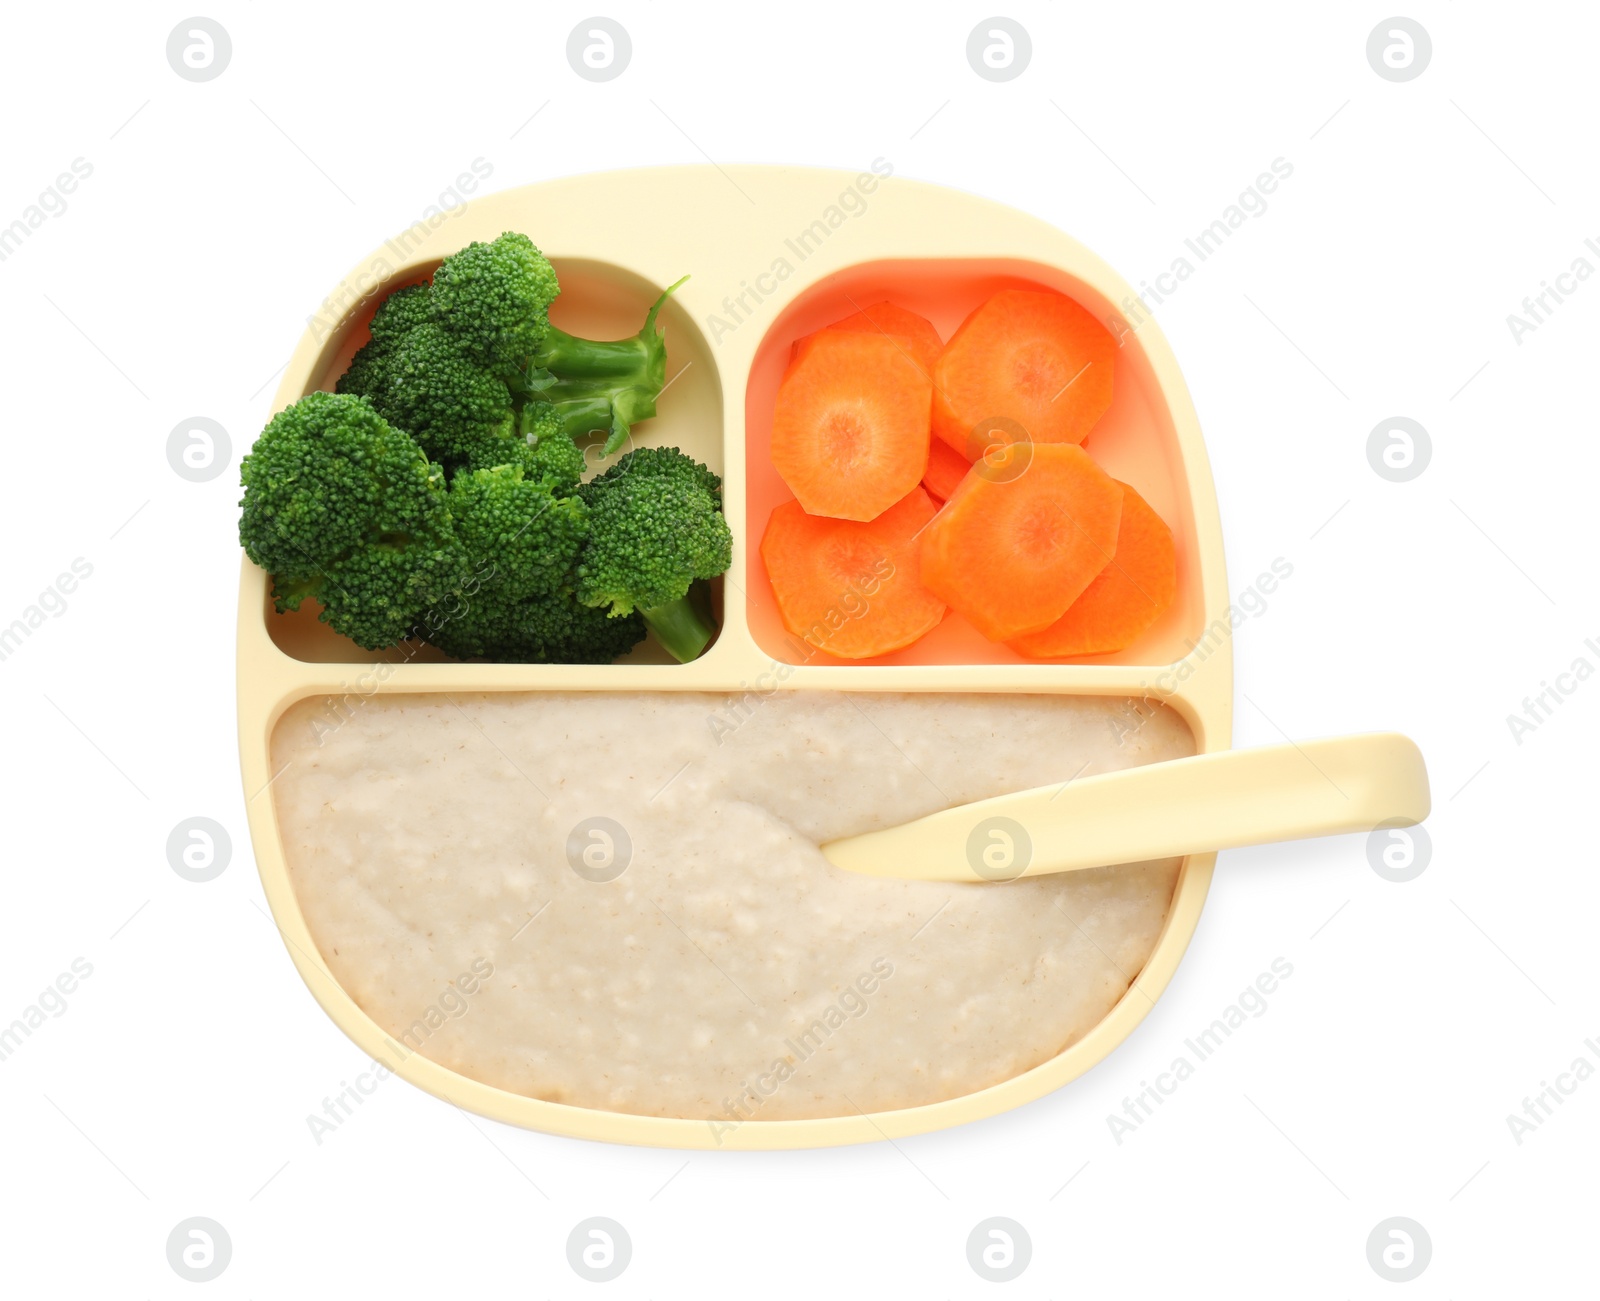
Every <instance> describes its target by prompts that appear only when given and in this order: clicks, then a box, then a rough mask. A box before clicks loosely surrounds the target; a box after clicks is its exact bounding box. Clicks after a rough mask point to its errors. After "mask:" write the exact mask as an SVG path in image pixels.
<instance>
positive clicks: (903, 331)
mask: <svg viewBox="0 0 1600 1301" xmlns="http://www.w3.org/2000/svg"><path fill="white" fill-rule="evenodd" d="M828 328H829V329H830V330H844V331H846V332H847V333H854V334H887V335H892V336H893V337H894V338H897V339H901V340H903V341H904V342H905V344H906V350H907V351H908V352H910V354H911V355H912V356H913V357H914V358H916V361H917V364H918V365H919V366H921V367H922V369H923V370H925V371H927V372H928V374H930V375H931V374H933V368H934V365H935V364H936V363H937V362H938V360H939V354H940V353H941V352H943V351H944V340H943V339H941V338H940V337H939V331H938V330H936V329H934V328H933V322H932V321H930V320H928V319H927V318H926V317H923V316H918V315H917V314H916V313H915V312H910V311H907V310H906V309H905V308H904V307H896V306H895V305H894V304H893V303H890V302H880V303H873V304H872V305H871V306H870V307H863V308H862V309H861V310H860V311H859V312H852V313H851V314H850V315H849V316H847V317H845V318H844V319H843V320H842V321H835V322H834V323H833V324H832V325H830V326H829V327H828Z"/></svg>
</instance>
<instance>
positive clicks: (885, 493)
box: [772, 330, 932, 520]
mask: <svg viewBox="0 0 1600 1301" xmlns="http://www.w3.org/2000/svg"><path fill="white" fill-rule="evenodd" d="M931 406H932V385H931V383H930V381H929V379H928V376H927V374H926V373H925V372H924V371H923V370H922V369H921V367H920V366H918V365H917V363H916V362H915V361H914V360H913V359H912V357H911V355H910V354H909V353H908V352H907V351H906V349H905V346H904V345H903V344H902V343H901V342H900V341H899V339H897V338H895V337H893V336H890V335H885V334H860V333H856V332H854V331H847V330H821V331H819V332H818V333H817V334H816V335H815V336H814V337H813V339H812V341H811V343H810V344H809V345H808V346H807V347H806V348H804V349H803V350H801V351H800V353H799V355H798V356H796V357H795V359H794V361H792V362H791V363H790V365H789V369H788V371H787V372H786V373H785V375H784V377H783V381H782V382H781V383H780V384H779V385H778V399H777V405H776V406H775V407H774V409H773V413H772V464H773V467H774V468H775V469H776V470H777V471H778V474H779V475H780V476H781V477H782V478H783V481H784V482H785V483H786V484H788V485H789V490H790V491H791V492H793V493H794V495H795V496H796V497H798V498H799V499H800V504H801V505H802V506H803V507H805V509H806V510H807V511H808V512H810V513H811V514H812V515H827V516H830V517H832V518H835V519H849V520H870V519H873V518H875V517H876V516H878V515H880V514H882V513H883V512H884V511H886V510H888V509H889V507H890V506H893V505H894V504H895V502H897V501H899V500H900V499H901V498H902V497H904V496H905V495H906V494H907V493H908V492H910V491H911V490H912V489H913V488H914V487H916V486H917V483H918V481H919V480H920V479H921V478H922V472H923V471H924V470H925V469H927V466H928V421H929V411H930V408H931Z"/></svg>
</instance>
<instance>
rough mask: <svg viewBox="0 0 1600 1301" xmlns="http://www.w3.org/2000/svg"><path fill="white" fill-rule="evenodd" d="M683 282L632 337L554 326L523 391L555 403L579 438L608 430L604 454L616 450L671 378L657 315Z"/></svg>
mask: <svg viewBox="0 0 1600 1301" xmlns="http://www.w3.org/2000/svg"><path fill="white" fill-rule="evenodd" d="M687 279H688V277H687V276H685V277H684V280H687ZM682 283H683V280H679V281H678V282H677V284H674V285H672V286H670V287H669V288H668V289H667V290H666V291H665V292H663V293H662V295H661V297H659V298H658V299H656V301H655V302H654V304H652V305H651V308H650V311H649V313H648V314H647V315H646V316H645V318H644V325H643V326H642V327H641V328H640V330H639V333H638V334H636V335H634V336H633V337H632V338H629V339H610V340H595V339H580V338H579V337H578V336H577V335H575V334H568V333H567V332H566V331H565V330H563V329H560V328H559V327H557V326H554V325H552V326H550V328H549V330H548V331H547V332H546V333H545V336H544V339H543V341H542V342H541V343H540V344H539V346H538V348H536V349H535V350H534V352H533V355H532V356H531V357H530V358H529V359H528V372H527V377H526V379H525V380H524V381H523V384H522V385H521V386H520V387H521V391H522V392H523V393H525V394H527V395H529V397H530V400H531V401H533V402H548V403H549V404H550V405H551V406H553V407H555V408H556V410H557V411H558V412H559V413H560V416H561V429H562V432H563V433H565V434H568V435H570V436H571V437H574V438H577V437H580V436H582V435H583V434H587V433H590V432H591V431H593V430H597V429H604V430H607V431H608V433H607V436H606V446H605V450H606V454H607V455H610V454H611V453H612V452H614V451H616V450H617V448H619V447H621V446H622V444H623V441H624V440H625V439H626V438H627V436H628V430H629V428H630V426H632V424H633V423H634V422H635V421H636V420H646V419H648V418H649V417H651V416H653V415H655V413H656V395H657V394H659V393H660V392H661V389H662V386H663V385H664V384H665V383H666V378H667V347H666V344H665V343H664V342H663V340H662V335H661V333H660V332H658V331H657V329H656V317H657V316H658V315H659V314H660V312H661V307H662V304H664V303H665V302H666V301H667V298H668V297H669V296H670V295H671V293H672V291H673V290H674V289H676V288H677V287H678V285H681V284H682Z"/></svg>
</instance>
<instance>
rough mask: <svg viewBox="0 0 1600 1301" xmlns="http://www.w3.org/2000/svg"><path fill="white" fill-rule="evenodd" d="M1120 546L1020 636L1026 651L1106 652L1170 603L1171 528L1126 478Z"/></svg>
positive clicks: (1174, 586)
mask: <svg viewBox="0 0 1600 1301" xmlns="http://www.w3.org/2000/svg"><path fill="white" fill-rule="evenodd" d="M1117 486H1118V487H1120V488H1121V489H1122V519H1121V522H1120V523H1119V524H1118V526H1117V549H1116V552H1115V554H1114V555H1113V556H1112V557H1111V563H1110V564H1109V565H1107V566H1106V567H1105V568H1104V569H1103V570H1101V571H1100V573H1099V574H1098V575H1097V576H1096V577H1095V580H1094V582H1092V583H1090V584H1089V586H1088V587H1086V588H1084V589H1083V595H1082V596H1080V597H1079V598H1078V599H1077V600H1076V601H1074V602H1073V603H1072V604H1071V605H1069V606H1068V607H1067V612H1066V613H1065V614H1064V615H1062V616H1061V617H1060V618H1059V619H1057V620H1056V621H1055V622H1054V623H1053V624H1051V625H1050V626H1049V627H1048V628H1046V629H1045V630H1044V631H1043V632H1036V633H1032V634H1030V635H1028V636H1025V637H1019V638H1017V640H1015V641H1014V642H1012V643H1011V645H1012V648H1013V649H1014V650H1016V651H1017V652H1019V653H1020V654H1023V655H1032V656H1034V657H1035V658H1049V657H1052V656H1060V655H1105V654H1108V653H1110V652H1111V651H1119V650H1125V649H1127V648H1128V647H1129V646H1131V645H1133V643H1134V642H1136V641H1138V640H1139V638H1140V637H1142V636H1143V635H1144V634H1145V632H1147V631H1148V630H1149V628H1150V627H1151V625H1152V624H1154V623H1155V621H1156V620H1157V619H1159V618H1160V617H1161V616H1162V615H1163V614H1165V613H1166V611H1167V607H1169V606H1170V605H1171V604H1172V601H1173V598H1174V597H1175V596H1176V595H1177V591H1178V562H1177V551H1176V549H1175V548H1174V546H1173V543H1172V530H1171V529H1170V528H1168V527H1167V525H1166V522H1165V521H1164V520H1163V519H1162V518H1161V516H1159V515H1157V514H1156V513H1155V511H1153V510H1151V509H1150V503H1149V502H1147V501H1146V500H1145V499H1144V498H1143V497H1141V496H1140V495H1139V494H1138V493H1137V492H1135V491H1134V490H1133V489H1132V488H1130V487H1129V486H1128V485H1127V484H1125V483H1122V482H1120V481H1118V485H1117Z"/></svg>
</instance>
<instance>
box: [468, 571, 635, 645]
mask: <svg viewBox="0 0 1600 1301" xmlns="http://www.w3.org/2000/svg"><path fill="white" fill-rule="evenodd" d="M646 631H647V630H646V628H645V626H644V620H643V619H642V618H640V617H639V615H637V614H628V615H623V616H621V617H619V618H618V617H613V616H611V615H610V614H608V613H607V612H606V611H605V610H595V609H591V608H590V607H589V606H587V605H579V604H578V600H577V597H575V596H574V595H573V593H572V591H571V589H567V588H564V589H562V590H561V591H559V592H557V593H555V594H553V595H551V596H548V597H545V598H544V599H543V600H540V601H531V602H529V603H528V604H527V605H525V606H523V607H522V608H521V610H520V611H518V612H517V615H516V618H515V620H514V622H513V623H512V625H511V636H510V640H509V641H508V642H507V643H506V644H505V645H504V646H503V647H502V649H501V651H500V653H499V654H498V655H496V656H495V658H496V659H500V660H504V661H507V662H510V663H516V664H609V663H611V661H612V660H614V659H616V658H617V656H619V655H626V654H627V653H628V652H629V651H631V650H632V649H633V648H634V647H635V646H637V645H638V644H639V643H640V642H642V641H643V640H644V638H645V633H646Z"/></svg>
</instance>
